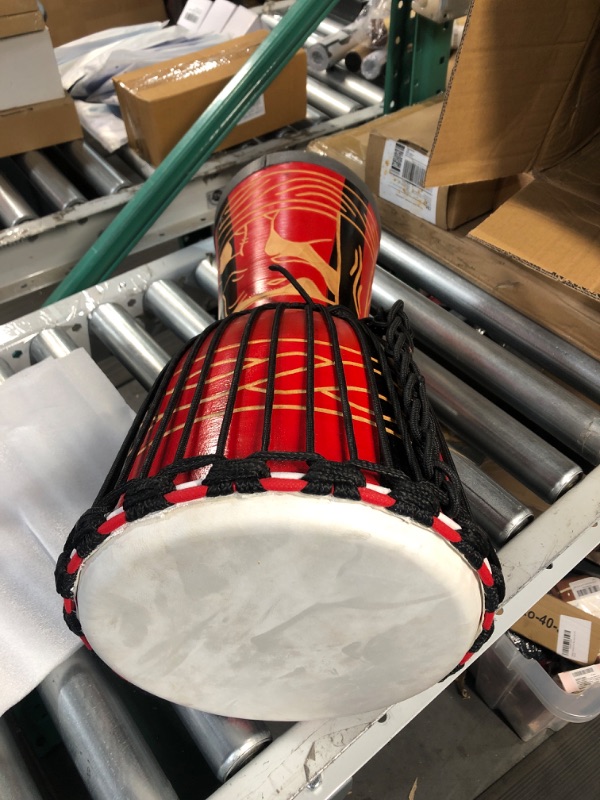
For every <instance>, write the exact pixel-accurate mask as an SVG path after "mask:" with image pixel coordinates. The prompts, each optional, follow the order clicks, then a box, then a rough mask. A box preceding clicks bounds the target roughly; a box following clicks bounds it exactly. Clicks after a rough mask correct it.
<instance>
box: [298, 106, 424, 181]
mask: <svg viewBox="0 0 600 800" xmlns="http://www.w3.org/2000/svg"><path fill="white" fill-rule="evenodd" d="M439 102H440V101H439V98H437V97H436V98H432V99H430V100H425V102H423V103H420V104H419V107H421V108H424V107H427V106H431V105H435V106H437V107H438V108H439ZM414 109H415V106H409V107H408V108H403V109H402V110H401V111H396V112H395V114H394V116H395V117H396V119H397V120H401V119H404V118H405V117H408V116H411V115H412V114H414ZM381 124H382V120H381V118H380V117H377V119H373V120H371V121H370V122H365V123H364V124H363V125H358V126H357V127H356V128H348V129H347V130H343V131H340V133H334V134H331V136H324V137H323V138H322V139H313V140H312V142H310V143H309V145H308V147H307V150H309V151H310V152H311V153H317V154H319V155H322V156H328V157H329V158H335V159H336V161H339V162H340V163H341V164H345V166H347V167H348V169H351V170H352V171H353V172H355V173H356V174H357V175H358V177H359V178H360V179H361V180H363V181H364V180H365V168H366V163H367V148H368V146H369V137H370V136H371V133H373V132H374V131H376V130H378V129H379V128H380V127H381Z"/></svg>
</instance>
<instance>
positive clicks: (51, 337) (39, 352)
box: [29, 328, 77, 362]
mask: <svg viewBox="0 0 600 800" xmlns="http://www.w3.org/2000/svg"><path fill="white" fill-rule="evenodd" d="M73 350H77V345H76V344H75V342H74V341H73V339H71V337H70V336H69V334H68V333H65V331H63V330H62V328H46V329H45V330H43V331H40V333H38V335H37V336H36V337H35V338H34V339H32V340H31V343H30V345H29V355H30V357H31V360H32V361H33V362H39V361H43V360H44V359H45V358H62V357H63V356H68V355H69V353H72V352H73Z"/></svg>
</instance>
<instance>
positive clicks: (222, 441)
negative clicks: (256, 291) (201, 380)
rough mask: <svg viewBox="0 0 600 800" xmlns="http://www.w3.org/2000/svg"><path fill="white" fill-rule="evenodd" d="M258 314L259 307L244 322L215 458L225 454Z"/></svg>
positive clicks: (259, 311)
mask: <svg viewBox="0 0 600 800" xmlns="http://www.w3.org/2000/svg"><path fill="white" fill-rule="evenodd" d="M260 313H261V308H260V306H259V307H258V308H254V309H253V310H252V311H251V312H250V317H249V318H248V320H247V321H246V325H245V327H244V333H243V334H242V338H241V340H240V346H239V349H238V354H237V358H236V362H235V369H234V371H233V377H232V378H231V384H230V389H229V397H228V398H227V405H226V407H225V412H224V414H223V420H222V422H221V430H220V431H219V439H218V441H217V449H216V455H217V456H223V455H224V454H225V445H226V444H227V437H228V436H229V428H230V426H231V420H232V418H233V409H234V407H235V400H236V396H237V391H238V388H239V385H240V377H241V374H242V370H243V368H244V361H245V358H246V350H247V348H248V341H249V340H250V335H251V333H252V328H253V327H254V320H255V319H256V317H257V316H258V315H259V314H260Z"/></svg>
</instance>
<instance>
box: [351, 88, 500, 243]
mask: <svg viewBox="0 0 600 800" xmlns="http://www.w3.org/2000/svg"><path fill="white" fill-rule="evenodd" d="M441 110H442V105H441V102H439V103H434V104H427V105H415V106H411V109H410V112H411V113H404V114H403V113H402V112H400V114H399V115H398V114H390V115H389V116H387V117H383V118H382V119H381V120H380V122H379V125H377V126H375V129H374V130H373V131H372V132H371V134H370V136H369V144H368V147H367V162H366V168H365V176H366V182H367V185H368V186H369V187H370V188H371V189H372V190H373V192H374V193H375V194H376V195H377V196H378V197H379V199H380V200H381V201H383V202H389V203H392V204H393V205H396V206H398V207H399V208H402V209H404V210H405V211H408V212H410V213H411V214H414V215H415V216H417V217H420V218H421V219H424V220H426V221H427V222H431V223H433V224H434V225H437V226H438V227H439V228H444V229H445V230H453V229H454V228H458V227H459V225H462V224H463V223H465V222H468V221H469V220H471V219H475V217H479V216H481V215H482V214H485V213H486V212H487V211H490V210H491V209H492V207H493V205H494V196H495V190H496V183H497V181H496V180H490V181H481V182H477V183H465V184H460V185H455V186H439V187H434V188H427V189H426V188H425V187H424V186H423V182H424V179H425V173H426V171H427V165H428V162H429V151H430V149H431V146H432V144H433V140H434V137H435V132H436V130H437V126H438V121H439V118H440V112H441Z"/></svg>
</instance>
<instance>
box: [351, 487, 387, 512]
mask: <svg viewBox="0 0 600 800" xmlns="http://www.w3.org/2000/svg"><path fill="white" fill-rule="evenodd" d="M358 493H359V495H360V499H361V500H364V501H365V503H370V504H371V505H373V506H380V507H382V508H389V507H390V506H393V505H394V503H395V502H396V501H395V500H394V498H393V497H390V496H389V494H383V493H382V492H378V491H376V490H375V489H369V488H368V487H366V486H361V487H359V489H358Z"/></svg>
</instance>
